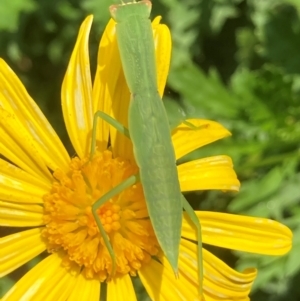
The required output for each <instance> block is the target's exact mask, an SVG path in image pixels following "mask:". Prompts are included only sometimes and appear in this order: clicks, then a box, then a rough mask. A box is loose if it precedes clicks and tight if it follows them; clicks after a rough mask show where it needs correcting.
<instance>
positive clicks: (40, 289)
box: [1, 254, 76, 301]
mask: <svg viewBox="0 0 300 301" xmlns="http://www.w3.org/2000/svg"><path fill="white" fill-rule="evenodd" d="M61 261H62V259H61V258H60V257H59V256H58V255H57V254H53V255H50V256H48V257H47V258H46V259H44V260H42V261H41V262H40V263H39V264H38V265H36V266H35V267H34V268H32V269H31V270H30V271H29V272H28V273H26V274H25V275H24V276H23V277H22V278H21V279H20V280H19V281H18V282H17V283H16V284H15V285H14V286H13V287H12V288H11V289H10V291H9V292H8V293H7V294H6V295H5V296H4V297H3V298H2V300H1V301H4V300H5V301H16V300H31V301H40V300H43V301H53V300H57V301H65V300H67V298H68V296H69V295H70V294H71V291H72V290H73V288H74V285H75V283H76V277H73V276H72V275H71V274H70V273H69V272H67V270H66V269H65V268H64V267H62V266H61Z"/></svg>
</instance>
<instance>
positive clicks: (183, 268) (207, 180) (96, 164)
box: [0, 17, 291, 301]
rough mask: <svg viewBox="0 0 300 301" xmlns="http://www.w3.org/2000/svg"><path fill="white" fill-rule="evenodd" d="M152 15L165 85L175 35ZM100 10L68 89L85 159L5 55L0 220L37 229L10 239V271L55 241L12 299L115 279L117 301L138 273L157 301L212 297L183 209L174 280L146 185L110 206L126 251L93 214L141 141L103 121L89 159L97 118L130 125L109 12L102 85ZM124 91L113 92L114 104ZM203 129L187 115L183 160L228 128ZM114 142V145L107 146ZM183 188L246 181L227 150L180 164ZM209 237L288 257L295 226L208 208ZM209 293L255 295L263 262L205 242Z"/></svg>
mask: <svg viewBox="0 0 300 301" xmlns="http://www.w3.org/2000/svg"><path fill="white" fill-rule="evenodd" d="M159 20H160V19H159V18H157V19H155V20H154V22H153V30H154V38H155V45H156V52H157V66H158V82H159V92H160V94H162V93H163V89H164V86H165V82H166V77H167V73H168V68H169V65H168V64H169V61H170V49H171V42H170V33H169V30H168V28H167V27H166V26H164V25H160V24H159ZM91 23H92V17H88V18H87V19H86V20H85V21H84V22H83V24H82V26H81V28H80V31H79V35H78V38H77V42H76V45H75V48H74V51H73V54H72V57H71V60H70V63H69V66H68V69H67V72H66V76H65V79H64V82H63V86H62V107H63V115H64V120H65V124H66V127H67V130H68V133H69V136H70V139H71V141H72V144H73V146H74V149H75V151H76V154H77V156H78V157H73V158H72V159H71V158H70V157H69V155H68V154H67V152H66V150H65V148H64V147H63V145H62V143H61V141H60V139H59V138H58V136H57V135H56V133H55V132H54V130H53V129H52V127H51V126H50V124H49V123H48V121H47V120H46V118H45V117H44V115H43V114H42V113H41V111H40V110H39V108H38V107H37V105H36V104H35V102H34V101H33V100H32V99H31V98H30V96H29V95H28V93H27V92H26V90H25V88H24V87H23V85H22V84H21V82H20V81H19V79H18V78H17V76H16V75H15V74H14V73H13V71H12V70H11V69H10V68H9V67H8V66H7V65H6V63H5V62H4V61H3V60H0V123H1V126H0V152H1V155H2V156H3V157H4V158H6V159H7V160H4V159H0V179H1V186H0V199H1V201H0V208H1V211H0V224H1V226H5V227H22V228H23V227H29V229H28V230H23V231H21V232H17V233H15V234H12V235H8V236H6V237H3V238H1V240H0V275H1V277H3V276H5V275H7V274H9V273H11V272H12V271H14V270H15V269H17V268H18V267H20V266H21V265H23V264H25V263H27V262H28V261H29V260H31V259H33V258H35V257H36V256H38V255H39V254H41V253H42V252H44V251H45V250H47V251H48V253H47V256H46V258H45V259H43V260H41V261H40V263H38V264H37V265H36V266H35V267H33V268H32V269H31V270H30V271H29V272H28V273H27V274H25V275H24V276H23V277H22V278H21V279H20V280H19V281H18V282H17V283H16V284H15V285H14V286H13V287H12V289H11V290H10V291H9V292H8V293H6V294H5V296H3V298H2V301H3V300H13V301H15V300H21V299H22V300H49V301H52V300H91V301H93V300H99V296H100V290H101V288H103V286H101V285H100V282H103V281H107V295H106V300H118V301H122V300H136V293H135V290H134V286H133V284H132V278H131V277H135V276H136V275H138V276H139V278H140V280H141V282H142V284H143V285H144V287H145V289H146V291H147V293H148V294H149V296H150V297H151V299H153V300H201V297H200V296H199V295H198V277H197V264H196V262H197V261H196V248H197V246H196V244H195V243H193V242H191V240H195V231H194V229H193V227H192V226H191V225H190V222H189V219H188V218H187V217H186V216H185V215H184V222H183V230H182V242H181V246H180V258H179V279H175V277H174V274H173V271H172V269H171V267H170V266H169V264H168V262H167V261H166V259H165V258H164V256H163V254H161V251H160V248H159V245H158V243H157V241H156V238H155V235H154V232H153V230H152V227H151V224H150V222H149V218H148V214H147V210H146V205H145V200H144V197H143V193H142V187H141V184H140V183H138V184H136V185H134V186H133V187H131V188H130V189H127V190H126V191H124V192H122V193H121V194H120V195H118V196H117V197H114V198H113V199H112V200H110V201H109V202H107V203H105V204H104V205H103V206H101V208H99V210H98V213H99V216H100V218H101V221H102V223H103V225H104V228H105V230H106V232H107V234H108V236H109V238H110V241H111V244H112V246H113V249H114V252H115V254H116V263H117V269H116V274H115V275H113V276H111V275H109V273H110V271H111V267H112V262H111V258H110V256H109V254H108V252H107V249H106V247H105V246H104V245H103V239H102V238H101V236H100V234H99V231H98V228H97V226H96V224H95V221H94V219H93V216H92V215H91V205H92V204H93V203H94V202H95V201H96V200H97V199H99V197H100V196H101V195H103V194H104V193H106V192H107V191H110V190H111V189H112V188H113V187H114V186H116V185H117V184H118V183H120V182H121V181H122V180H124V179H125V178H127V177H128V176H130V175H131V174H133V173H135V172H136V171H137V168H136V165H135V162H134V157H133V153H132V146H131V142H130V141H129V140H128V139H127V138H125V137H123V136H122V135H121V134H120V133H118V132H116V130H115V129H114V128H111V127H110V126H109V125H108V124H106V123H105V122H103V121H101V120H100V121H99V122H98V131H97V152H96V154H95V155H94V156H93V157H92V159H90V157H89V155H90V144H91V131H92V127H93V115H94V113H95V112H96V111H97V110H101V111H104V112H106V113H108V114H110V115H111V116H113V117H114V118H116V119H117V120H119V121H120V122H121V123H123V124H124V125H127V107H128V103H129V91H128V88H127V86H126V83H125V79H124V76H123V73H122V71H121V63H120V58H119V55H118V49H117V46H116V39H115V24H114V22H113V21H110V22H109V23H108V25H107V28H106V30H105V33H104V35H103V37H102V40H101V43H100V46H99V54H98V64H97V71H96V75H95V79H94V83H93V84H92V80H91V75H90V64H89V56H88V46H87V44H88V36H89V31H90V27H91ZM112 100H113V101H112ZM190 122H192V123H193V124H195V125H196V126H199V125H205V127H203V129H201V130H198V131H193V130H191V129H190V128H189V127H187V126H185V125H184V124H181V125H180V126H179V127H178V128H177V129H176V130H175V131H174V132H173V133H172V139H173V143H174V147H175V152H176V157H177V158H181V157H182V156H184V155H185V154H187V153H189V152H191V151H193V150H194V149H196V148H198V147H201V146H203V145H205V144H208V143H211V142H213V141H215V140H218V139H221V138H223V137H226V136H228V135H229V132H228V131H227V130H226V129H225V128H223V127H222V126H221V125H220V124H218V123H216V122H212V121H209V120H190ZM109 145H110V148H108V146H109ZM178 173H179V179H180V184H181V189H182V191H191V190H204V189H221V190H238V189H239V182H238V180H237V178H236V174H235V172H234V171H233V168H232V162H231V160H230V158H229V157H227V156H215V157H210V158H205V159H199V160H195V161H192V162H188V163H184V164H181V165H180V166H178ZM197 215H198V216H199V218H200V221H201V224H202V233H203V234H202V235H203V242H204V243H208V244H212V245H216V246H220V247H225V248H231V249H236V250H244V251H248V252H255V253H262V254H271V255H280V254H284V253H286V252H288V250H289V249H290V247H291V232H290V231H289V229H287V228H286V227H284V226H283V225H281V224H279V223H277V222H274V221H270V220H266V219H260V218H251V217H244V216H236V215H229V214H222V213H214V212H197ZM203 267H204V282H203V289H204V296H205V299H206V301H209V300H249V298H248V294H249V292H250V288H251V285H252V282H253V280H254V278H255V275H256V270H255V269H249V270H246V271H244V272H243V273H239V272H236V271H234V270H232V269H231V268H229V267H228V266H227V265H226V264H225V263H223V262H222V261H221V260H219V259H218V258H217V257H215V256H214V255H212V254H211V253H210V252H208V251H206V250H205V249H203Z"/></svg>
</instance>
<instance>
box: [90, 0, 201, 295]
mask: <svg viewBox="0 0 300 301" xmlns="http://www.w3.org/2000/svg"><path fill="white" fill-rule="evenodd" d="M151 5H152V4H151V2H150V1H149V0H142V1H140V2H130V3H123V4H119V5H112V6H111V7H110V13H111V16H112V18H113V19H114V20H115V21H116V23H117V25H116V36H117V43H118V47H119V52H120V56H121V62H122V66H123V71H124V74H125V79H126V82H127V85H128V87H129V90H130V93H131V99H130V105H129V112H128V124H129V128H128V129H126V128H125V127H124V126H122V125H121V124H119V123H118V122H117V121H116V120H114V119H113V118H111V117H110V116H108V115H106V114H105V113H103V112H96V114H95V116H94V126H93V133H92V137H93V139H92V146H91V155H92V154H93V153H94V152H95V148H96V138H95V137H96V123H97V119H98V118H102V119H104V120H105V121H106V122H108V123H109V124H111V125H112V126H114V127H115V128H117V130H119V131H120V132H122V133H123V134H124V135H126V136H127V137H128V138H130V139H131V140H132V143H133V151H134V156H135V160H136V163H137V165H138V167H139V174H137V175H133V176H131V177H129V178H128V179H126V180H125V181H124V182H122V183H121V184H119V185H117V186H116V187H115V188H114V189H112V190H111V191H109V192H108V193H107V194H105V195H104V196H102V197H101V198H100V199H99V200H98V201H96V202H95V203H94V204H93V206H92V211H93V215H94V217H95V220H96V223H97V225H98V227H99V230H100V233H101V235H102V236H103V239H104V242H105V245H106V247H107V248H108V251H109V254H110V256H111V258H112V262H113V271H112V273H114V269H115V260H116V258H115V254H114V251H113V249H112V246H111V244H110V242H109V239H108V237H107V235H106V233H105V230H104V229H103V226H102V224H101V221H100V219H99V216H98V215H97V213H96V210H97V209H98V208H99V207H100V206H101V205H102V204H104V203H105V202H106V201H107V200H109V199H110V198H111V197H113V196H114V195H116V194H118V193H120V192H121V191H123V190H124V189H126V188H128V187H130V186H132V185H133V184H135V183H136V182H138V181H141V183H142V186H143V191H144V195H145V199H146V203H147V208H148V212H149V217H150V219H151V222H152V225H153V228H154V231H155V235H156V236H157V239H158V242H159V244H160V247H161V248H162V250H163V252H164V254H165V256H166V258H167V259H168V261H169V263H170V265H171V267H172V269H173V270H174V272H175V274H176V275H177V274H178V258H179V245H180V239H181V227H182V208H184V210H185V211H186V212H187V213H188V215H189V217H190V219H191V221H192V222H193V223H194V225H195V227H196V228H197V237H198V270H199V272H198V273H199V282H200V285H199V287H200V292H202V277H203V273H202V245H201V244H202V243H201V226H200V222H199V220H198V218H197V216H196V214H195V212H194V211H193V209H192V208H191V206H190V205H189V203H188V202H187V201H186V199H185V198H184V196H183V195H182V193H181V190H180V184H179V180H178V172H177V167H176V158H175V152H174V148H173V144H172V140H171V130H170V126H169V123H168V117H167V114H166V111H165V108H164V105H163V102H162V99H161V97H160V96H159V93H158V88H157V75H156V62H155V49H154V41H153V33H152V27H151V22H150V20H149V16H150V12H151Z"/></svg>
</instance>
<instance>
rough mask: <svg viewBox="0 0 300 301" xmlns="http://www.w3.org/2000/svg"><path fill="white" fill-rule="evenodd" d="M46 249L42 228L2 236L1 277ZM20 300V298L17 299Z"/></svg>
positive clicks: (0, 239)
mask: <svg viewBox="0 0 300 301" xmlns="http://www.w3.org/2000/svg"><path fill="white" fill-rule="evenodd" d="M45 249H46V245H45V243H44V242H43V241H42V238H41V230H40V229H31V230H27V231H23V232H18V233H15V234H12V235H8V236H5V237H2V238H0V277H3V276H5V275H7V274H9V273H11V272H12V271H14V270H15V269H17V268H18V267H20V266H21V265H23V264H24V263H26V262H28V261H29V260H31V259H32V258H34V257H36V256H37V255H39V254H41V253H42V252H43V251H44V250H45ZM15 300H19V299H15Z"/></svg>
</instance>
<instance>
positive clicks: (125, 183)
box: [90, 111, 139, 275]
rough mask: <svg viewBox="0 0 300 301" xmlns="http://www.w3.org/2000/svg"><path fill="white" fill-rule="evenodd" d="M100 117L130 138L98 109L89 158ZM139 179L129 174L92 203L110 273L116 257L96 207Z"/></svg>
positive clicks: (120, 125) (127, 133)
mask: <svg viewBox="0 0 300 301" xmlns="http://www.w3.org/2000/svg"><path fill="white" fill-rule="evenodd" d="M98 118H102V119H103V120H105V121H106V122H107V123H108V124H110V125H111V126H113V127H115V128H116V129H117V130H118V131H120V132H121V133H123V134H124V135H125V136H127V137H128V138H130V136H129V131H128V129H127V128H125V127H124V126H123V125H122V124H121V123H119V122H118V121H117V120H115V119H113V118H112V117H111V116H109V115H107V114H106V113H104V112H101V111H98V112H96V113H95V115H94V120H93V130H92V142H91V153H90V158H92V157H93V155H94V154H95V151H96V134H97V119H98ZM138 181H139V176H138V175H133V176H130V177H129V178H128V179H126V180H125V181H123V182H122V183H120V184H119V185H117V186H116V187H114V188H113V189H112V190H110V191H109V192H108V193H106V194H105V195H103V196H102V197H101V198H100V199H99V200H97V201H96V202H95V203H94V204H93V205H92V212H93V215H94V218H95V221H96V223H97V226H98V228H99V231H100V233H101V235H102V237H103V240H104V243H105V246H106V247H107V250H108V253H109V255H110V256H111V259H112V275H114V273H115V270H116V257H115V253H114V250H113V248H112V246H111V243H110V241H109V239H108V236H107V234H106V232H105V230H104V228H103V225H102V223H101V221H100V218H99V216H98V214H97V209H98V208H99V207H100V206H101V205H103V204H104V203H105V202H107V201H108V200H109V199H111V198H112V197H113V196H115V195H117V194H118V193H120V192H122V191H123V190H125V189H126V188H128V187H130V186H132V185H133V184H135V183H136V182H138Z"/></svg>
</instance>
